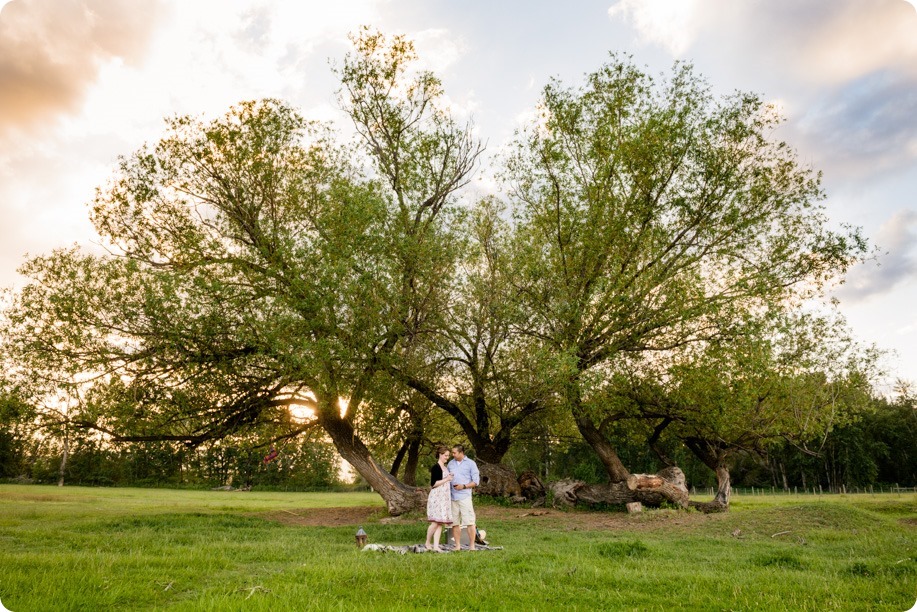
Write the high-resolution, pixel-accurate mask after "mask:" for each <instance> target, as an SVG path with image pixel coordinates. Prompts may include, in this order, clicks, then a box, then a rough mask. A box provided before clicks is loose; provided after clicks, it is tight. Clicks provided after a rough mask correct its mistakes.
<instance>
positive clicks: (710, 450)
mask: <svg viewBox="0 0 917 612" xmlns="http://www.w3.org/2000/svg"><path fill="white" fill-rule="evenodd" d="M684 442H685V446H687V447H688V449H690V451H691V452H692V453H694V454H695V455H696V456H697V458H698V459H700V460H701V461H702V462H703V463H704V465H706V466H707V467H708V468H710V469H711V470H713V473H714V474H716V495H715V496H714V498H713V501H711V502H691V507H692V508H697V509H698V510H700V511H701V512H707V513H712V512H725V511H726V510H728V509H729V498H730V497H731V495H732V486H731V479H730V477H729V468H728V467H727V466H726V458H727V453H726V449H725V448H722V447H721V446H719V445H717V444H715V443H713V442H711V441H709V440H705V439H703V438H693V437H691V438H685V440H684Z"/></svg>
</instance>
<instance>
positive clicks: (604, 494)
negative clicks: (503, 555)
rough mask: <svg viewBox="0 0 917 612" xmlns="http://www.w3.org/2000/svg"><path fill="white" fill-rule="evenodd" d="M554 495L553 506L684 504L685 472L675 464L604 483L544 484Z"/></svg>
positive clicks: (686, 502)
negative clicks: (652, 472)
mask: <svg viewBox="0 0 917 612" xmlns="http://www.w3.org/2000/svg"><path fill="white" fill-rule="evenodd" d="M548 488H549V489H550V490H551V492H552V493H553V494H554V505H555V507H556V506H576V505H586V506H595V505H599V504H611V505H625V504H629V503H633V502H640V503H642V504H643V505H644V506H650V507H659V506H661V505H662V504H663V503H671V504H674V505H676V506H679V507H682V508H685V507H687V506H688V488H687V487H686V486H685V475H684V473H683V472H682V471H681V470H680V469H679V468H677V467H667V468H664V469H662V470H660V471H659V472H657V473H656V474H631V475H630V476H629V477H628V478H627V480H624V481H621V482H611V483H605V484H596V485H593V484H586V483H585V482H582V481H576V480H560V481H558V482H554V483H551V484H550V485H549V487H548Z"/></svg>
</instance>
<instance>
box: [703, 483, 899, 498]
mask: <svg viewBox="0 0 917 612" xmlns="http://www.w3.org/2000/svg"><path fill="white" fill-rule="evenodd" d="M876 493H897V494H899V495H900V494H902V493H917V487H900V486H898V485H897V484H885V485H883V484H877V485H869V486H865V487H848V486H846V485H841V486H840V487H822V486H821V485H819V486H817V487H789V488H786V489H784V488H783V487H733V488H732V495H734V496H736V497H739V496H743V495H854V494H856V495H861V494H866V495H874V494H876ZM691 495H710V496H711V497H712V496H714V495H716V488H715V487H691Z"/></svg>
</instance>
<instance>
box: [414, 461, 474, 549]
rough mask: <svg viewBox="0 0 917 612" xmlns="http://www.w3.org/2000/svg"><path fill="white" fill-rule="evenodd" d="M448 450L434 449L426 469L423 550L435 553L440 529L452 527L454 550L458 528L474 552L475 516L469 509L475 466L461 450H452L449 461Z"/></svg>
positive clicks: (458, 538)
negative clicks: (433, 459) (433, 458)
mask: <svg viewBox="0 0 917 612" xmlns="http://www.w3.org/2000/svg"><path fill="white" fill-rule="evenodd" d="M447 461H449V449H448V448H447V447H445V446H438V447H436V463H435V464H434V465H433V467H432V468H430V486H431V487H432V488H431V489H430V496H429V497H428V498H427V520H428V521H429V522H430V527H428V528H427V542H426V547H427V549H430V548H432V549H433V550H435V551H437V552H439V551H441V550H442V549H441V548H440V547H439V536H440V534H441V533H442V530H443V527H448V526H449V525H452V539H453V540H455V550H461V549H462V546H461V542H462V527H465V528H466V529H467V530H468V549H469V550H474V538H475V535H476V531H475V516H474V507H473V506H472V505H471V490H472V489H474V488H475V487H476V486H478V483H480V482H481V476H480V473H479V472H478V465H477V464H476V463H475V462H474V461H472V460H471V459H469V458H468V457H466V456H465V447H464V446H462V445H461V444H456V445H455V446H453V447H452V461H449V463H448V464H447V463H446V462H447Z"/></svg>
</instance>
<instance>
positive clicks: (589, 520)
mask: <svg viewBox="0 0 917 612" xmlns="http://www.w3.org/2000/svg"><path fill="white" fill-rule="evenodd" d="M475 514H477V517H478V525H479V526H483V525H486V524H487V523H490V522H496V521H509V522H514V521H525V522H528V523H531V524H532V525H533V526H538V527H539V528H541V529H558V530H564V531H578V530H589V531H595V530H628V531H633V530H642V529H659V528H666V529H671V528H673V527H675V528H677V527H691V526H695V525H697V524H700V523H705V522H708V521H716V520H720V518H721V517H722V516H724V515H717V514H713V515H706V514H700V513H697V512H684V511H679V510H653V511H647V512H643V513H640V514H624V513H619V512H589V511H582V510H570V511H562V510H555V509H552V508H504V507H501V506H478V507H476V508H475ZM259 516H261V517H263V518H266V519H268V520H272V521H277V522H278V523H282V524H284V525H290V526H298V527H342V526H351V527H356V526H358V525H368V524H373V523H388V524H395V525H397V524H404V525H407V524H411V523H426V519H425V518H424V517H423V516H419V515H407V516H399V517H389V516H388V515H387V514H386V513H385V509H384V508H380V507H379V506H358V507H350V508H300V509H293V510H278V511H275V512H270V513H267V514H261V515H259Z"/></svg>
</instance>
